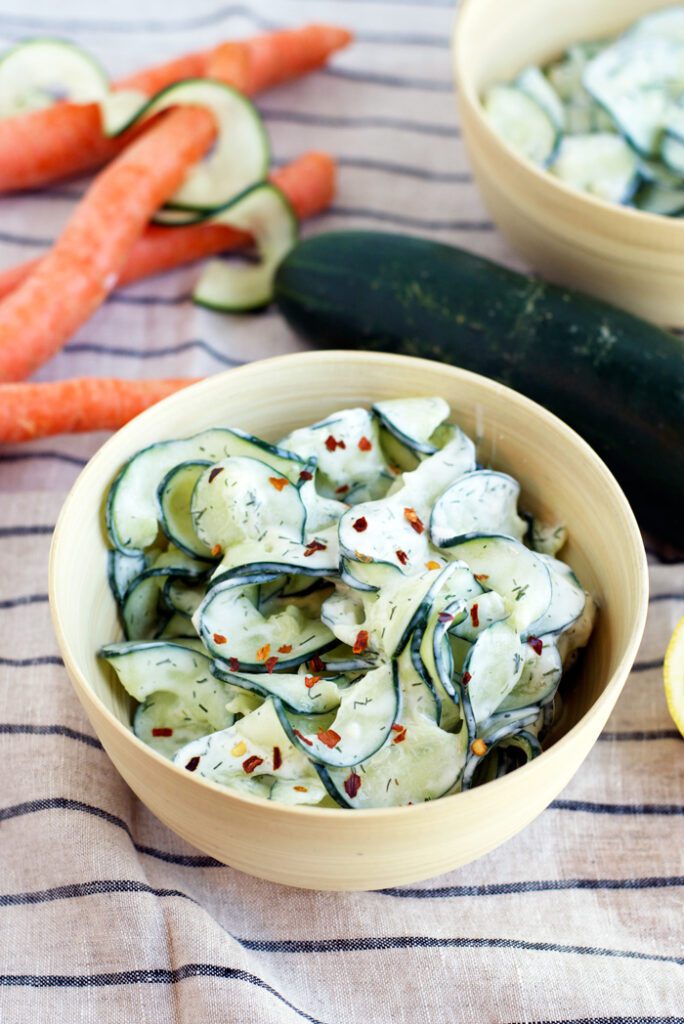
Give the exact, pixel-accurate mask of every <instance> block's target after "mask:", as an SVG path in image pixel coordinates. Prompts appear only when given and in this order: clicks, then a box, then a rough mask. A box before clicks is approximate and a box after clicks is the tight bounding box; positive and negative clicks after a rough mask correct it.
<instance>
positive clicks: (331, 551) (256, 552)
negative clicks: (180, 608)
mask: <svg viewBox="0 0 684 1024" xmlns="http://www.w3.org/2000/svg"><path fill="white" fill-rule="evenodd" d="M338 563H339V551H338V546H337V536H336V534H335V533H333V532H331V531H327V532H321V533H320V534H316V535H315V536H314V537H312V538H310V539H307V540H306V541H304V542H303V543H300V542H299V541H297V540H289V539H288V538H287V537H281V536H280V535H279V534H277V533H276V532H275V531H274V530H268V531H265V532H264V534H263V536H262V537H261V538H260V539H259V540H249V541H244V542H243V543H241V544H236V545H234V546H231V547H229V548H228V550H227V551H226V553H225V555H224V556H223V560H222V561H221V564H220V565H219V567H218V569H217V570H216V573H215V574H214V576H213V578H212V583H211V585H212V586H215V585H216V584H217V583H222V582H223V581H224V580H227V579H230V578H231V577H232V576H240V575H248V574H249V575H251V574H253V573H258V574H262V573H273V574H276V575H277V576H287V577H288V579H287V580H285V581H284V583H283V589H284V590H289V591H290V592H292V591H291V581H292V577H293V576H309V577H312V576H334V575H336V574H337V569H338ZM295 589H296V588H295Z"/></svg>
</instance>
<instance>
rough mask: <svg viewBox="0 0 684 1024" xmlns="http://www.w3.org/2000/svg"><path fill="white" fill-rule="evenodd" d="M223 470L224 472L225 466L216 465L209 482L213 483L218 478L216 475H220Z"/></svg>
mask: <svg viewBox="0 0 684 1024" xmlns="http://www.w3.org/2000/svg"><path fill="white" fill-rule="evenodd" d="M222 472H223V466H214V468H213V469H212V471H211V473H210V474H209V483H210V484H213V482H214V480H215V479H216V477H217V476H218V475H219V473H222Z"/></svg>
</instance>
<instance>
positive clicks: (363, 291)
mask: <svg viewBox="0 0 684 1024" xmlns="http://www.w3.org/2000/svg"><path fill="white" fill-rule="evenodd" d="M275 291H276V301H277V303H278V306H279V308H280V310H281V311H282V313H283V314H284V316H285V318H286V319H287V321H288V322H289V323H290V325H291V326H292V327H293V328H294V329H295V330H296V331H298V332H299V333H301V334H303V335H304V336H305V337H306V338H308V339H310V340H311V341H313V342H314V343H315V344H317V345H322V346H333V347H336V348H358V349H372V350H376V351H381V352H394V353H400V354H403V355H409V356H421V357H423V358H426V359H437V360H441V361H442V362H444V363H452V364H454V365H456V366H460V367H463V368H464V369H466V370H472V371H474V372H476V373H480V374H483V375H484V376H486V377H491V378H493V379H494V380H498V381H501V382H503V383H504V384H508V385H509V386H510V387H512V388H514V389H515V390H516V391H519V392H520V393H521V394H524V395H527V396H528V397H529V398H532V399H534V401H536V402H538V403H539V404H540V405H543V406H545V407H546V408H547V409H549V410H551V412H554V413H555V414H556V415H557V416H559V417H560V418H561V419H562V420H564V421H565V422H566V423H568V424H569V425H570V426H571V427H573V428H574V429H575V430H576V431H577V432H578V433H579V434H580V435H581V436H582V437H584V438H585V440H586V441H588V442H589V444H590V445H591V446H592V447H593V448H594V449H595V450H596V452H598V454H599V455H600V456H601V457H602V458H603V459H604V460H605V462H606V463H607V464H608V466H609V467H610V469H611V470H612V471H613V473H614V474H615V476H616V477H617V479H618V480H619V482H620V484H621V485H622V487H623V488H624V490H625V493H626V494H627V496H628V498H629V500H630V502H631V503H632V506H633V508H634V510H635V512H636V515H637V517H638V519H639V522H640V524H641V526H642V527H643V528H644V529H646V530H648V531H649V532H651V533H652V534H653V535H654V536H655V537H658V538H659V539H661V540H664V541H667V542H669V543H671V544H674V545H676V546H677V547H681V546H682V525H683V520H684V340H680V339H678V338H676V337H675V336H674V335H671V334H668V333H666V332H665V331H662V330H660V329H659V328H657V327H655V326H654V325H653V324H649V323H646V322H645V321H643V320H640V319H638V318H637V317H635V316H632V315H631V314H629V313H625V312H623V311H622V310H619V309H616V308H614V307H613V306H609V305H607V304H606V303H604V302H600V301H598V300H597V299H593V298H590V297H589V296H586V295H581V294H578V293H575V292H571V291H568V290H567V289H565V288H560V287H558V286H556V285H552V284H547V283H545V282H543V281H539V280H537V279H534V278H530V277H526V276H524V275H522V274H518V273H515V272H514V271H512V270H508V269H506V268H505V267H501V266H499V265H498V264H496V263H492V262H491V261H490V260H486V259H482V258H481V257H478V256H474V255H472V254H471V253H468V252H464V251H463V250H461V249H456V248H453V247H451V246H447V245H441V244H439V243H437V242H432V241H429V240H427V239H419V238H412V237H405V236H402V235H394V234H387V233H381V232H365V231H344V232H334V233H329V234H322V235H317V236H315V237H313V238H310V239H308V240H306V241H304V242H301V243H300V244H299V245H298V246H296V248H295V249H293V250H292V252H291V253H290V254H289V255H288V256H287V257H286V259H285V260H284V262H283V263H282V264H281V266H280V268H279V270H278V273H277V277H276V283H275ZM603 525H604V526H605V527H606V528H607V529H608V530H610V524H609V523H605V524H603Z"/></svg>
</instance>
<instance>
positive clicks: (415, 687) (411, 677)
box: [396, 647, 450, 728]
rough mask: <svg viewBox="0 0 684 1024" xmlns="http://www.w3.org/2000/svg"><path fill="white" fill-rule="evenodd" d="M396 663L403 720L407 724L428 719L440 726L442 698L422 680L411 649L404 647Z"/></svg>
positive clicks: (431, 686) (428, 681)
mask: <svg viewBox="0 0 684 1024" xmlns="http://www.w3.org/2000/svg"><path fill="white" fill-rule="evenodd" d="M396 662H397V666H396V671H397V677H398V679H399V689H400V691H401V707H402V715H403V716H404V718H405V719H406V720H407V721H409V722H412V721H416V720H419V719H420V718H428V719H429V720H430V721H431V722H436V723H437V724H438V725H439V724H441V717H442V697H441V695H440V694H438V693H437V690H436V688H435V687H434V686H433V684H432V680H431V679H426V678H424V677H423V673H422V672H419V671H418V669H417V667H416V664H415V660H414V657H413V654H412V651H411V647H405V648H404V650H403V651H402V652H401V654H400V655H399V657H398V658H397V659H396ZM448 703H450V702H448ZM442 728H444V726H442Z"/></svg>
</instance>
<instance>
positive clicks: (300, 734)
mask: <svg viewBox="0 0 684 1024" xmlns="http://www.w3.org/2000/svg"><path fill="white" fill-rule="evenodd" d="M292 732H293V733H294V734H295V736H296V737H297V739H300V740H301V741H302V743H306V745H307V747H313V743H312V742H311V740H310V739H308V738H307V737H306V736H305V735H304V733H303V732H300V731H299V729H293V730H292Z"/></svg>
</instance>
